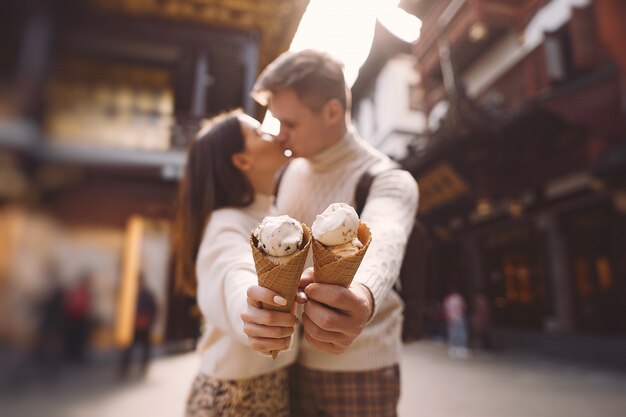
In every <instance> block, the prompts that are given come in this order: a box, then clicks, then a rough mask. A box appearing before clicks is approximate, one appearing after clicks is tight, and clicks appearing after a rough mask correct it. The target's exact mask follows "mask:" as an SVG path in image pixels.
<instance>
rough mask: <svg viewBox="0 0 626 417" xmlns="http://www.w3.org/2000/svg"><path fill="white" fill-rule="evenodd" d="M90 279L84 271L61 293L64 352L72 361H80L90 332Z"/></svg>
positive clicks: (82, 358) (82, 359)
mask: <svg viewBox="0 0 626 417" xmlns="http://www.w3.org/2000/svg"><path fill="white" fill-rule="evenodd" d="M91 281H92V277H91V275H90V274H89V273H84V274H83V275H82V276H81V278H80V280H79V282H78V283H77V284H75V285H74V286H72V287H70V288H68V289H67V291H66V292H65V294H64V295H63V315H64V334H65V336H64V338H65V353H66V356H67V358H68V359H69V360H70V361H72V362H82V361H84V359H85V352H86V350H87V345H88V343H89V336H90V333H91V316H90V308H91V296H92V294H91Z"/></svg>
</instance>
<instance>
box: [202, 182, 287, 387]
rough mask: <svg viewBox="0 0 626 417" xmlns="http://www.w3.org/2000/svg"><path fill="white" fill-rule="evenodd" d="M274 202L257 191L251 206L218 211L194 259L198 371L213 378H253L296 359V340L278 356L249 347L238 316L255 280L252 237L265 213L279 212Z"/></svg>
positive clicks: (214, 213)
mask: <svg viewBox="0 0 626 417" xmlns="http://www.w3.org/2000/svg"><path fill="white" fill-rule="evenodd" d="M272 203H273V198H272V197H270V196H267V195H258V194H257V196H256V199H255V201H254V203H252V205H250V206H248V207H244V208H224V209H219V210H216V211H215V212H213V214H212V215H211V219H210V221H209V223H208V224H207V227H206V229H205V232H204V236H203V239H202V243H201V245H200V250H199V252H198V259H197V262H196V274H197V277H198V295H197V300H198V305H199V307H200V310H201V312H202V315H203V316H204V319H205V329H204V333H203V336H202V339H201V340H200V343H199V345H198V349H199V351H200V354H201V356H202V359H201V363H200V372H201V373H204V374H207V375H210V376H212V377H214V378H219V379H243V378H252V377H254V376H258V375H262V374H265V373H268V372H272V371H275V370H277V369H280V368H283V367H285V366H287V365H289V364H291V363H293V362H294V361H295V357H296V350H295V345H294V344H293V343H292V349H291V350H288V351H283V352H281V353H280V354H279V355H278V358H277V359H275V360H274V359H272V358H271V357H268V356H264V355H262V354H260V353H258V352H256V351H254V350H252V349H250V347H249V346H248V337H247V336H246V335H245V333H244V332H243V321H242V320H241V317H240V314H241V312H242V311H243V310H244V309H245V307H246V291H247V289H248V287H250V286H251V285H254V284H256V283H257V275H256V271H255V269H254V260H253V258H252V251H251V249H250V244H249V240H248V239H249V236H250V232H251V231H252V229H253V228H254V227H255V226H256V225H257V224H259V223H260V222H261V220H262V219H263V217H265V216H268V215H274V214H275V213H273V212H272ZM295 338H296V337H294V339H295Z"/></svg>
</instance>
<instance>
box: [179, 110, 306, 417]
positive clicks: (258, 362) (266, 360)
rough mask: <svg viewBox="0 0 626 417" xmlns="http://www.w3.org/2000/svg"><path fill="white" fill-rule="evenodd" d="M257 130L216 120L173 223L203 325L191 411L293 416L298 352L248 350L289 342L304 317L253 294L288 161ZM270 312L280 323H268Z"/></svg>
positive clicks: (234, 119)
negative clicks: (254, 233)
mask: <svg viewBox="0 0 626 417" xmlns="http://www.w3.org/2000/svg"><path fill="white" fill-rule="evenodd" d="M259 128H260V124H259V122H257V121H256V120H254V119H253V118H251V117H249V116H247V115H244V114H242V113H240V112H231V113H227V114H225V115H222V116H219V117H217V118H215V119H213V120H211V122H210V124H209V126H208V127H206V128H204V129H203V130H201V131H200V133H199V134H198V136H197V139H196V140H194V141H193V143H191V147H190V149H189V152H188V159H187V166H186V168H185V174H184V178H183V180H182V182H181V185H180V191H179V201H178V209H177V218H176V228H175V231H176V236H175V242H174V244H175V254H176V259H177V271H176V279H177V284H178V286H179V288H181V289H183V290H185V291H187V292H188V293H190V294H195V295H196V298H197V301H198V306H199V308H200V310H201V312H202V315H203V318H204V320H205V329H204V334H203V336H202V338H201V340H200V343H199V351H200V353H201V355H202V359H201V363H200V371H199V374H198V375H197V377H196V379H195V381H194V382H193V386H192V389H191V393H190V395H189V399H188V401H187V408H186V416H187V417H198V416H221V417H229V416H233V417H234V416H237V417H252V416H255V417H256V416H258V417H286V416H288V415H289V396H288V388H287V378H288V376H287V366H289V365H290V364H291V363H293V362H294V360H295V356H296V351H295V350H287V351H283V352H281V353H280V354H279V355H278V357H277V358H276V359H275V360H274V359H272V357H271V356H263V355H261V354H259V353H258V352H257V351H255V350H253V349H252V348H251V347H250V343H255V340H256V339H255V337H260V338H261V340H263V341H264V343H265V344H266V346H267V350H266V351H264V353H266V354H269V352H270V351H271V350H283V349H287V348H288V347H289V345H290V343H291V336H292V333H293V332H294V329H295V324H296V317H295V314H294V312H293V311H292V312H280V311H270V310H262V309H260V308H257V305H259V302H263V304H266V305H274V306H279V305H286V304H287V300H285V299H284V298H282V297H280V296H279V295H278V294H277V293H275V292H274V291H271V290H269V289H265V288H261V287H258V286H257V287H255V288H254V289H252V290H250V291H248V289H249V288H250V287H252V286H253V285H254V284H256V283H257V274H256V270H255V267H254V259H253V256H252V251H251V250H250V244H249V237H250V232H251V230H252V229H253V228H254V227H255V226H256V225H258V224H259V223H260V222H261V220H263V218H264V217H265V216H268V215H274V214H275V212H274V211H273V209H272V201H273V197H272V193H273V189H274V178H275V174H276V173H277V171H278V170H279V169H280V168H281V167H282V166H283V165H284V164H285V163H286V162H287V158H286V157H285V156H284V155H283V151H282V149H281V148H280V147H279V146H278V145H277V144H276V143H275V142H273V141H272V139H271V137H269V136H268V135H265V134H262V133H261V132H260V130H259ZM242 313H244V317H245V325H244V321H242ZM270 317H271V318H272V321H273V322H274V323H278V326H276V327H272V328H269V327H267V326H266V325H265V322H266V321H267V320H269V318H270ZM244 326H245V329H246V330H245V331H244ZM249 335H253V336H254V337H252V338H249Z"/></svg>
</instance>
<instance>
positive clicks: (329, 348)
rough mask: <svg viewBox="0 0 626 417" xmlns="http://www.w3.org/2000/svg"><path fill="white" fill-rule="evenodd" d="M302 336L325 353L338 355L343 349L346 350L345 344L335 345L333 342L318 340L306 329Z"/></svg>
mask: <svg viewBox="0 0 626 417" xmlns="http://www.w3.org/2000/svg"><path fill="white" fill-rule="evenodd" d="M304 338H305V339H306V340H307V342H309V344H311V345H312V346H314V347H316V348H317V349H319V350H321V351H324V352H327V353H332V354H334V355H338V354H340V353H343V351H344V350H346V347H345V346H339V345H335V344H334V343H329V342H320V341H319V340H316V339H315V338H313V337H311V336H310V335H309V334H308V333H307V332H306V331H305V332H304Z"/></svg>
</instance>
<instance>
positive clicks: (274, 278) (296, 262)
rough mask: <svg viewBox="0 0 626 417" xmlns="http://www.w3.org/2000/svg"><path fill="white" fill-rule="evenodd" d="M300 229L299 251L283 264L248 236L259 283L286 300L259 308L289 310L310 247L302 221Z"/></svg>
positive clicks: (308, 233) (274, 353)
mask: <svg viewBox="0 0 626 417" xmlns="http://www.w3.org/2000/svg"><path fill="white" fill-rule="evenodd" d="M302 230H303V238H302V244H301V245H300V248H299V251H298V253H297V254H296V255H295V256H292V257H290V259H289V261H288V262H286V263H285V264H277V263H274V262H272V261H271V260H270V257H268V256H267V255H266V254H264V253H262V252H261V251H260V250H259V249H258V247H257V243H258V242H257V239H256V238H255V237H254V236H250V246H251V247H252V254H253V256H254V266H255V268H256V272H257V276H258V280H259V285H260V286H261V287H264V288H269V289H270V290H272V291H275V292H277V293H278V294H280V295H281V296H282V297H283V298H284V299H285V300H287V305H285V306H280V307H278V306H271V307H268V306H265V305H263V304H262V305H261V306H260V307H261V308H267V309H272V310H279V311H289V310H291V306H292V305H293V303H294V302H295V299H296V292H297V291H298V284H299V283H300V275H302V271H303V270H304V264H305V262H306V258H307V255H308V253H309V248H310V247H311V232H310V231H309V228H308V227H307V226H306V225H305V224H304V223H303V224H302ZM277 354H278V352H277V351H273V352H272V357H273V358H274V359H275V358H276V355H277Z"/></svg>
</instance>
